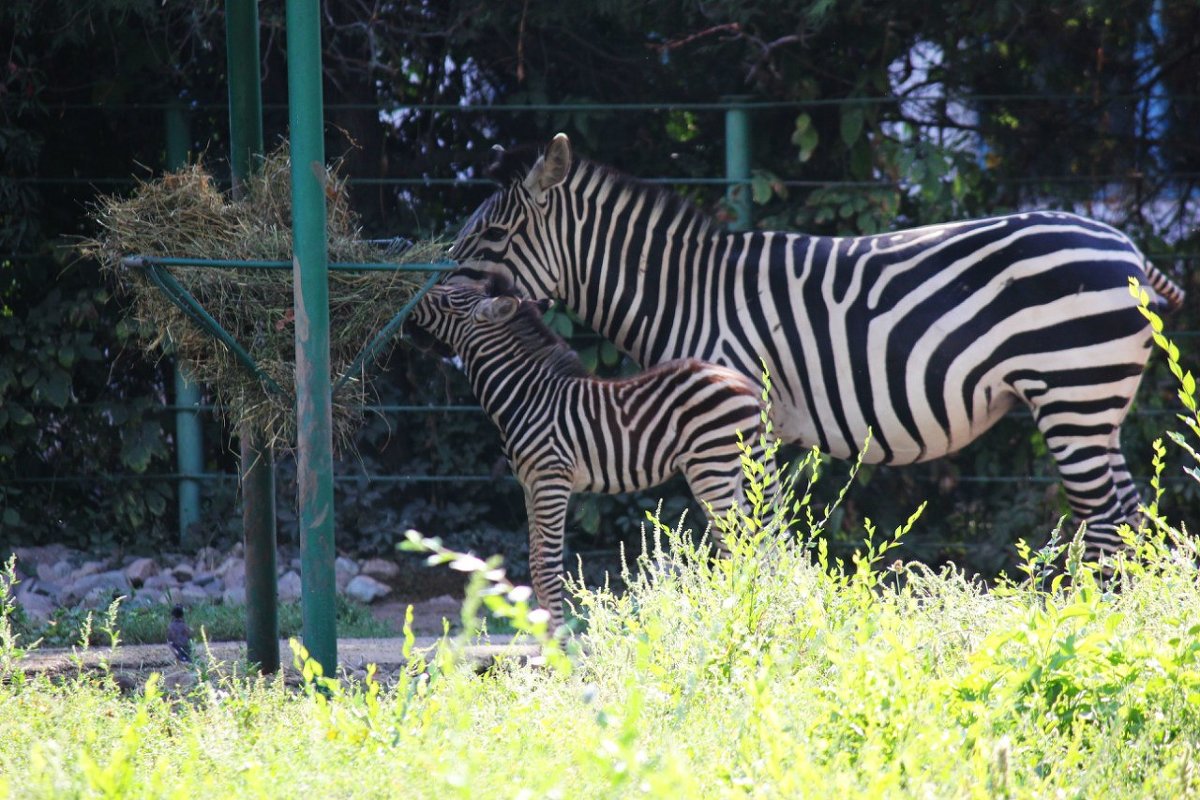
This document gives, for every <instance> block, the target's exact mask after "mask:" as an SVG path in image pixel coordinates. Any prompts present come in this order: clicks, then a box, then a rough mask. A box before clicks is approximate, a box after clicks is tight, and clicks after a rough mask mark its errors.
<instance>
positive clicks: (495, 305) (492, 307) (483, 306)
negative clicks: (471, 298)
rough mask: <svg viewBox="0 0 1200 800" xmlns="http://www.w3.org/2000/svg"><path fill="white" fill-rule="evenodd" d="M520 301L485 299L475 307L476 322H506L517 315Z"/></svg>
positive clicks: (505, 298)
mask: <svg viewBox="0 0 1200 800" xmlns="http://www.w3.org/2000/svg"><path fill="white" fill-rule="evenodd" d="M520 307H521V301H520V300H518V299H517V298H515V297H507V296H505V297H485V298H484V299H482V300H480V301H479V305H478V306H476V307H475V320H476V321H477V322H507V321H508V320H509V319H511V318H512V316H513V315H514V314H516V313H517V309H518V308H520Z"/></svg>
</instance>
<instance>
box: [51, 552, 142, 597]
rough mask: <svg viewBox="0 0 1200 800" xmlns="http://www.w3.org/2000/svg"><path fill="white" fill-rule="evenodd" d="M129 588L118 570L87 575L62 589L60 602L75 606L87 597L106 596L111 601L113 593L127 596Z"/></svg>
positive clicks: (123, 574) (125, 579)
mask: <svg viewBox="0 0 1200 800" xmlns="http://www.w3.org/2000/svg"><path fill="white" fill-rule="evenodd" d="M93 563H94V562H93ZM131 588H132V587H131V586H130V585H129V579H128V578H126V577H125V573H124V572H121V571H120V570H110V571H109V572H98V573H89V574H87V575H84V576H83V577H81V578H77V579H76V580H75V581H73V582H72V583H71V584H70V585H68V586H67V587H66V588H64V589H63V591H62V595H61V597H60V600H61V602H62V604H63V605H67V606H72V605H75V604H77V603H78V602H79V601H80V600H83V599H84V598H85V597H88V596H89V595H92V596H94V598H99V597H102V596H107V597H108V599H109V600H111V599H112V596H113V593H116V594H129V590H130V589H131Z"/></svg>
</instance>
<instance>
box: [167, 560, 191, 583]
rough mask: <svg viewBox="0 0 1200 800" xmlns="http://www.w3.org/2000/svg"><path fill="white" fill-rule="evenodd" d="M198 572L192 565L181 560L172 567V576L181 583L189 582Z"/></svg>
mask: <svg viewBox="0 0 1200 800" xmlns="http://www.w3.org/2000/svg"><path fill="white" fill-rule="evenodd" d="M195 574H196V570H194V569H192V565H191V564H188V563H186V562H180V563H178V564H176V565H175V566H174V567H172V568H171V577H173V578H174V579H175V580H176V581H178V582H179V583H187V582H188V581H190V580H191V579H192V576H193V575H195Z"/></svg>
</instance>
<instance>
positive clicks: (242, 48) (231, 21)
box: [225, 0, 263, 182]
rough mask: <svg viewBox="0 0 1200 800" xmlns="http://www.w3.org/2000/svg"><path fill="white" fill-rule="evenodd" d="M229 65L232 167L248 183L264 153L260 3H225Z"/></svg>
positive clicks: (245, 0)
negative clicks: (259, 37) (259, 30)
mask: <svg viewBox="0 0 1200 800" xmlns="http://www.w3.org/2000/svg"><path fill="white" fill-rule="evenodd" d="M225 65H226V69H227V70H228V71H229V166H230V169H231V171H232V172H233V176H234V181H235V182H236V181H238V180H245V179H246V178H247V177H248V176H249V175H250V173H251V172H252V171H253V170H254V159H255V157H257V156H261V155H262V153H263V127H262V78H261V77H260V74H259V54H258V0H227V2H226V3H225Z"/></svg>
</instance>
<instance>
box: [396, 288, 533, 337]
mask: <svg viewBox="0 0 1200 800" xmlns="http://www.w3.org/2000/svg"><path fill="white" fill-rule="evenodd" d="M520 307H521V299H520V298H519V297H515V296H513V295H512V294H502V295H500V296H495V295H493V294H492V293H489V291H488V287H487V285H486V284H483V283H480V282H476V281H471V282H467V283H449V284H446V283H443V284H440V285H438V286H434V287H433V288H432V289H430V290H429V292H428V293H427V294H426V295H425V296H424V297H423V298H421V301H420V302H419V303H417V305H416V307H415V308H413V311H412V316H411V317H410V321H411V322H412V324H413V325H414V326H415V327H417V328H420V329H421V330H423V331H425V332H426V333H428V334H429V335H430V336H432V337H433V338H435V339H437V340H438V341H440V342H442V343H444V344H446V345H449V346H450V348H451V349H453V350H454V351H455V352H456V353H460V354H461V353H462V352H463V349H464V347H465V346H466V345H467V344H468V342H469V341H470V339H471V337H472V336H476V335H478V334H480V333H482V332H485V331H489V330H492V329H495V328H497V327H501V326H503V325H504V324H505V323H507V322H508V321H509V320H511V319H512V318H513V316H515V315H516V313H517V311H518V310H520Z"/></svg>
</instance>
